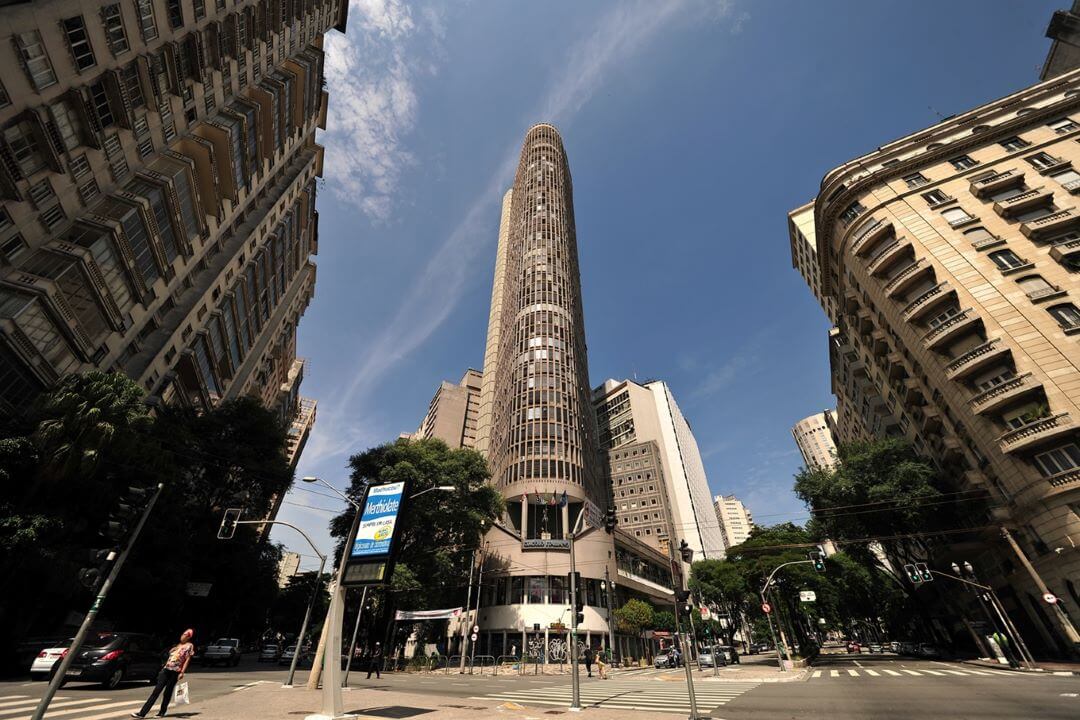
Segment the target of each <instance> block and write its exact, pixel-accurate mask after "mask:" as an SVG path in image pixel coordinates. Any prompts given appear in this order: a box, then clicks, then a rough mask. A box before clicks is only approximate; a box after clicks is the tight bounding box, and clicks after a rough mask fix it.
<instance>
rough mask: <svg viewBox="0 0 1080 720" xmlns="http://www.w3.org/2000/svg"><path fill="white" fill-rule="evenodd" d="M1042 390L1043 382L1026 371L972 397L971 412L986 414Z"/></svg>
mask: <svg viewBox="0 0 1080 720" xmlns="http://www.w3.org/2000/svg"><path fill="white" fill-rule="evenodd" d="M1041 390H1042V383H1041V382H1039V381H1038V380H1036V379H1035V378H1034V377H1032V375H1031V373H1024V374H1023V375H1018V376H1016V377H1014V378H1011V379H1009V380H1006V381H1005V382H1003V383H1001V384H1000V385H995V386H994V387H992V388H990V389H989V390H984V391H983V392H981V393H979V394H978V395H976V396H975V397H973V398H971V412H973V413H975V414H976V415H985V414H986V413H988V412H993V411H994V410H998V409H1000V408H1002V407H1004V406H1005V405H1008V404H1009V403H1010V402H1013V401H1015V400H1018V399H1020V398H1023V397H1025V396H1027V395H1030V394H1032V393H1034V392H1039V391H1041Z"/></svg>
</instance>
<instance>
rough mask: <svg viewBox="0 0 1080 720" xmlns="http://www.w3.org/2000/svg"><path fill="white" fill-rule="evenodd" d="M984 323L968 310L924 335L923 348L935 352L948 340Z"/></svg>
mask: <svg viewBox="0 0 1080 720" xmlns="http://www.w3.org/2000/svg"><path fill="white" fill-rule="evenodd" d="M981 323H982V320H981V319H980V318H979V316H978V315H976V314H975V311H974V310H972V309H971V308H968V309H966V310H964V311H962V312H960V313H958V314H956V315H953V316H952V317H951V318H949V319H948V320H946V321H945V322H943V323H941V324H940V325H938V326H937V327H935V328H931V329H930V331H929V332H927V333H926V334H925V335H923V340H922V342H923V347H925V348H926V349H927V350H933V349H934V348H936V347H940V346H941V345H943V344H944V343H945V342H947V341H948V340H951V339H954V338H957V337H960V336H961V335H962V334H963V333H965V332H967V331H968V330H971V329H973V328H974V327H975V326H976V325H979V324H981Z"/></svg>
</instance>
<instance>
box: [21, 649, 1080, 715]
mask: <svg viewBox="0 0 1080 720" xmlns="http://www.w3.org/2000/svg"><path fill="white" fill-rule="evenodd" d="M287 674H288V668H287V667H280V668H279V667H278V666H276V665H260V664H258V663H256V662H255V661H254V659H253V658H251V659H245V661H244V662H243V663H242V664H241V665H240V666H239V667H237V668H201V667H198V666H192V668H191V669H190V670H189V672H188V676H187V679H188V680H189V682H190V685H191V692H192V696H193V698H195V699H196V700H197V701H198V700H207V699H211V698H213V697H218V696H221V695H224V694H227V693H230V692H235V691H237V690H239V689H241V688H243V687H246V686H248V685H249V684H252V683H260V682H263V683H283V682H284V681H285V679H286V677H287ZM664 675H667V676H668V677H667V680H666V681H665V679H664V678H663V676H664ZM710 676H711V672H710V671H706V672H705V673H700V672H695V679H696V682H695V689H696V690H697V696H698V700H699V710H700V711H701V714H702V716H710V717H713V718H723V719H724V720H788V719H794V718H798V719H799V720H812V719H814V718H827V719H828V720H856V719H857V720H874V719H876V718H882V719H885V718H887V719H889V720H892V719H894V718H905V719H907V718H917V719H918V720H966V719H969V718H970V719H971V720H976V719H977V720H1035V719H1038V720H1044V719H1045V720H1066V719H1067V720H1075V719H1076V718H1078V717H1080V697H1078V696H1080V677H1055V676H1043V675H1039V676H1035V675H1028V674H1023V673H1012V672H1007V671H994V670H987V669H983V668H978V667H974V666H970V665H962V664H959V663H953V662H938V661H929V660H913V659H909V658H902V657H898V656H895V655H891V654H887V655H884V656H882V655H874V656H868V655H850V656H849V655H831V656H823V657H821V658H819V660H818V662H817V664H816V665H815V666H814V669H813V671H812V672H811V674H810V677H808V678H807V679H806V680H805V681H800V682H787V683H758V682H740V683H721V682H715V681H710V680H708V678H709V677H710ZM671 677H672V674H671V673H670V672H667V673H664V672H657V671H653V670H646V671H634V672H622V673H617V674H616V677H615V678H613V679H612V680H608V681H600V680H598V679H596V678H593V679H589V678H585V677H583V678H582V698H583V701H584V704H585V705H586V706H588V705H590V704H593V705H600V706H603V707H610V708H626V709H630V708H633V709H640V710H647V711H653V712H654V713H655V714H656V716H657V717H658V718H663V717H673V718H674V717H679V716H682V717H686V716H687V714H688V710H689V701H688V696H687V693H686V686H685V684H684V683H682V682H678V681H672V680H671ZM306 679H307V672H306V669H305V671H304V672H298V673H297V677H296V683H297V684H302V683H304V682H306ZM349 684H350V686H352V687H366V688H371V689H387V690H403V691H407V692H412V693H420V694H430V695H432V696H433V697H436V696H439V697H459V698H485V699H508V700H513V701H514V702H518V703H520V704H522V705H526V706H530V707H536V708H537V709H538V711H539V712H538V713H537V714H538V715H539V714H542V713H544V712H546V711H548V710H557V709H559V708H563V709H565V708H566V706H567V705H568V704H569V697H570V677H569V675H548V676H544V675H535V676H534V675H526V676H518V675H501V674H500V675H499V676H497V677H492V676H490V675H484V676H478V675H473V676H469V675H459V674H458V673H457V672H454V671H452V672H450V673H448V674H445V675H444V674H433V675H413V674H404V673H399V674H394V673H384V674H383V675H382V677H381V678H379V679H376V678H374V677H373V678H372V679H371V680H367V679H366V672H359V673H357V672H354V673H353V674H352V675H351V677H350V683H349ZM44 689H45V683H43V682H34V683H32V682H29V681H28V680H16V681H8V682H0V720H28V719H29V717H30V715H31V713H32V712H33V709H34V705H35V704H36V703H35V700H36V698H39V697H40V696H41V694H42V692H43V691H44ZM149 690H150V688H149V686H148V684H147V683H125V684H123V685H122V686H121V687H120V688H118V689H116V690H111V691H110V690H103V689H101V688H100V686H97V685H87V684H80V683H71V684H69V685H67V686H65V687H64V688H62V689H61V690H60V693H59V694H58V699H57V700H56V701H55V702H54V704H53V706H52V708H51V710H50V712H49V714H48V715H47V716H46V717H48V718H54V717H55V718H57V719H58V720H120V719H121V718H124V717H127V716H128V713H130V712H131V711H132V710H135V709H137V708H138V707H139V705H140V704H141V703H142V701H143V700H145V699H146V697H147V695H148V693H149ZM192 714H193V715H194V714H195V712H194V711H193V713H192ZM586 714H587V712H586ZM170 715H171V716H174V717H185V715H186V713H185V709H184V708H182V707H178V708H172V709H171V710H170Z"/></svg>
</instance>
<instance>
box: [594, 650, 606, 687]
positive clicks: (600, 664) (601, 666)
mask: <svg viewBox="0 0 1080 720" xmlns="http://www.w3.org/2000/svg"><path fill="white" fill-rule="evenodd" d="M606 652H607V651H605V650H601V651H600V652H599V653H597V654H596V674H597V675H599V676H600V679H601V680H607V679H608V676H607V663H606V662H604V655H605V653H606Z"/></svg>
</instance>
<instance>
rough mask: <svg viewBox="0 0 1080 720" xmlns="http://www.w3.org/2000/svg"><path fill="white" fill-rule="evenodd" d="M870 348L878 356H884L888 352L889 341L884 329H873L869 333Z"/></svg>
mask: <svg viewBox="0 0 1080 720" xmlns="http://www.w3.org/2000/svg"><path fill="white" fill-rule="evenodd" d="M870 343H871V350H872V351H873V352H874V354H875V355H877V356H878V357H885V356H886V355H888V354H889V341H888V338H887V337H886V335H885V333H884V331H882V330H875V331H874V332H872V333H870Z"/></svg>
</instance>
